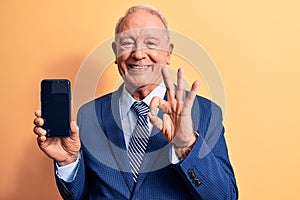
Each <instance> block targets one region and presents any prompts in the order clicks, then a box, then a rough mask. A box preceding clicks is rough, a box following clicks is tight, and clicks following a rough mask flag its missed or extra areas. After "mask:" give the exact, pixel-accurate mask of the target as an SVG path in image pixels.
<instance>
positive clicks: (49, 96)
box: [41, 79, 71, 137]
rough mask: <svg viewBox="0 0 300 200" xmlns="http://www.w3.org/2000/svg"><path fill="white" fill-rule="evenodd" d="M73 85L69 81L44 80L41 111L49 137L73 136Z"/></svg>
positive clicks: (42, 83) (44, 127)
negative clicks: (71, 129)
mask: <svg viewBox="0 0 300 200" xmlns="http://www.w3.org/2000/svg"><path fill="white" fill-rule="evenodd" d="M70 87H71V83H70V81H69V80H67V79H44V80H42V82H41V111H42V118H43V119H44V125H43V127H42V128H43V129H45V130H46V131H47V135H46V136H47V137H68V136H70V134H71V131H70V122H71V90H70Z"/></svg>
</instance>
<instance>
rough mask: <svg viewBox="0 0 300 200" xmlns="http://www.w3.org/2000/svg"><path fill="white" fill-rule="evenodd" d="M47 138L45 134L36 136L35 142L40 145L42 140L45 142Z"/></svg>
mask: <svg viewBox="0 0 300 200" xmlns="http://www.w3.org/2000/svg"><path fill="white" fill-rule="evenodd" d="M46 140H47V137H46V136H38V137H37V142H38V144H39V145H41V144H42V143H43V142H45V141H46Z"/></svg>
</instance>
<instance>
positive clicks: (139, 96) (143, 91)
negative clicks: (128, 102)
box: [126, 83, 158, 101]
mask: <svg viewBox="0 0 300 200" xmlns="http://www.w3.org/2000/svg"><path fill="white" fill-rule="evenodd" d="M157 85H158V84H154V83H153V84H149V85H145V86H142V87H138V88H130V87H127V86H126V89H127V91H128V92H129V93H130V94H131V96H132V97H133V98H134V99H135V100H137V101H141V100H143V99H144V98H145V97H146V96H148V95H149V94H150V93H151V92H152V91H153V90H154V88H156V87H157Z"/></svg>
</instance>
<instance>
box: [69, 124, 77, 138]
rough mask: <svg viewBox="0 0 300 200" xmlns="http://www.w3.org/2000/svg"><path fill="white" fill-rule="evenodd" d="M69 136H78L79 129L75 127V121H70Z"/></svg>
mask: <svg viewBox="0 0 300 200" xmlns="http://www.w3.org/2000/svg"><path fill="white" fill-rule="evenodd" d="M70 130H71V134H72V135H71V136H75V137H77V136H78V135H79V127H78V126H77V123H76V121H71V123H70Z"/></svg>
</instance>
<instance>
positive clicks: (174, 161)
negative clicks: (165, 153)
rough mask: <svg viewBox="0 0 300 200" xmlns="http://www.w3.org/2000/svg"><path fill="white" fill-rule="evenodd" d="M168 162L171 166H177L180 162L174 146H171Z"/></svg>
mask: <svg viewBox="0 0 300 200" xmlns="http://www.w3.org/2000/svg"><path fill="white" fill-rule="evenodd" d="M170 160H171V163H172V164H174V165H175V164H177V163H179V162H180V161H181V159H180V158H178V156H177V154H176V152H175V147H174V144H172V145H171V149H170Z"/></svg>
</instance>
